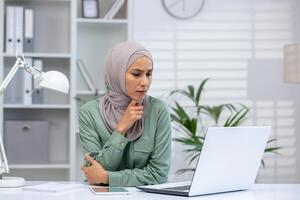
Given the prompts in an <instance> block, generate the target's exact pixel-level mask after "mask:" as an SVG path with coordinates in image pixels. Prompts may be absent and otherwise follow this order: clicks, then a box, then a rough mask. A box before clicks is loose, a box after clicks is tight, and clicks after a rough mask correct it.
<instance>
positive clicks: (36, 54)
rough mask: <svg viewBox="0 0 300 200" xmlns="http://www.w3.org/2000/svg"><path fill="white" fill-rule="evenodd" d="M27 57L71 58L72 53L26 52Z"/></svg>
mask: <svg viewBox="0 0 300 200" xmlns="http://www.w3.org/2000/svg"><path fill="white" fill-rule="evenodd" d="M3 55H4V57H7V58H10V57H16V55H15V54H11V53H4V54H3ZM24 56H25V57H32V58H71V54H59V53H58V54H57V53H24Z"/></svg>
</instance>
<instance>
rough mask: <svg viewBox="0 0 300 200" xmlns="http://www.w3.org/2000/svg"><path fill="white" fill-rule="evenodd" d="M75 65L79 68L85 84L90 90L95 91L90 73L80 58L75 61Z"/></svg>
mask: <svg viewBox="0 0 300 200" xmlns="http://www.w3.org/2000/svg"><path fill="white" fill-rule="evenodd" d="M76 64H77V67H78V68H79V71H80V73H81V75H82V77H83V79H84V81H85V83H86V84H87V86H88V88H89V90H90V91H93V92H94V91H96V90H95V84H94V82H93V80H92V78H91V75H90V74H89V72H88V70H87V68H86V67H85V65H84V63H83V61H82V60H80V59H78V60H77V62H76Z"/></svg>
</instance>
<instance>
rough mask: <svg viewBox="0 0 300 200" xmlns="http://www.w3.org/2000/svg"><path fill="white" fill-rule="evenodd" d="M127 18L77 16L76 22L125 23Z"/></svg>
mask: <svg viewBox="0 0 300 200" xmlns="http://www.w3.org/2000/svg"><path fill="white" fill-rule="evenodd" d="M127 22H128V20H127V19H86V18H77V23H81V24H88V23H91V24H124V25H127Z"/></svg>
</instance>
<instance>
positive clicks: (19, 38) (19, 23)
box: [15, 6, 24, 52]
mask: <svg viewBox="0 0 300 200" xmlns="http://www.w3.org/2000/svg"><path fill="white" fill-rule="evenodd" d="M23 15H24V8H23V7H21V6H17V7H16V12H15V17H16V20H15V31H16V33H15V34H16V39H15V42H16V49H15V50H16V51H20V52H23V30H24V24H23V20H24V16H23Z"/></svg>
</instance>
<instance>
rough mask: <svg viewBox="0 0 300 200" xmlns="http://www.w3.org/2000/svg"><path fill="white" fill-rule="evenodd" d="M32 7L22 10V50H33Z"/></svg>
mask: <svg viewBox="0 0 300 200" xmlns="http://www.w3.org/2000/svg"><path fill="white" fill-rule="evenodd" d="M33 14H34V12H33V9H30V8H25V11H24V52H33V37H34V17H33Z"/></svg>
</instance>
